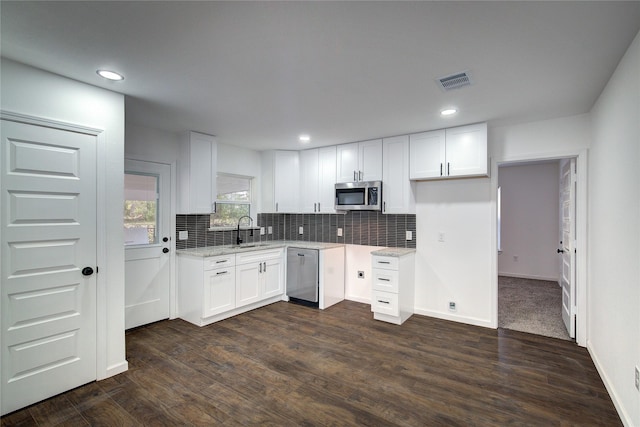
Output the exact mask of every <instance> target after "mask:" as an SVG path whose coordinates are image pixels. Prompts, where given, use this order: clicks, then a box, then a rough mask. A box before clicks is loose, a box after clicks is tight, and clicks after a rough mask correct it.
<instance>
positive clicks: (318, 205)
mask: <svg viewBox="0 0 640 427" xmlns="http://www.w3.org/2000/svg"><path fill="white" fill-rule="evenodd" d="M318 212H320V202H318Z"/></svg>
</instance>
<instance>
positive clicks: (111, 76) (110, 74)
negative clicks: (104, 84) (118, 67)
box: [96, 70, 124, 82]
mask: <svg viewBox="0 0 640 427" xmlns="http://www.w3.org/2000/svg"><path fill="white" fill-rule="evenodd" d="M96 73H98V75H99V76H100V77H102V78H105V79H107V80H113V81H116V82H117V81H120V80H124V77H123V76H122V74H118V73H116V72H115V71H109V70H98V71H96Z"/></svg>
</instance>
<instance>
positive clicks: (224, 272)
mask: <svg viewBox="0 0 640 427" xmlns="http://www.w3.org/2000/svg"><path fill="white" fill-rule="evenodd" d="M221 274H229V272H228V271H219V272H217V273H216V276H220V275H221Z"/></svg>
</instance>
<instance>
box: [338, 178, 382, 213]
mask: <svg viewBox="0 0 640 427" xmlns="http://www.w3.org/2000/svg"><path fill="white" fill-rule="evenodd" d="M336 210H341V211H364V210H367V211H379V210H382V182H381V181H361V182H343V183H338V184H336Z"/></svg>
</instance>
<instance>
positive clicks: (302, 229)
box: [298, 226, 304, 234]
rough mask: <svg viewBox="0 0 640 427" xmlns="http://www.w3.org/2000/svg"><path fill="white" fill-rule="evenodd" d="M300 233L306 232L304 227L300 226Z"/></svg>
mask: <svg viewBox="0 0 640 427" xmlns="http://www.w3.org/2000/svg"><path fill="white" fill-rule="evenodd" d="M298 234H304V227H302V226H300V227H298Z"/></svg>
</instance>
